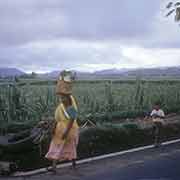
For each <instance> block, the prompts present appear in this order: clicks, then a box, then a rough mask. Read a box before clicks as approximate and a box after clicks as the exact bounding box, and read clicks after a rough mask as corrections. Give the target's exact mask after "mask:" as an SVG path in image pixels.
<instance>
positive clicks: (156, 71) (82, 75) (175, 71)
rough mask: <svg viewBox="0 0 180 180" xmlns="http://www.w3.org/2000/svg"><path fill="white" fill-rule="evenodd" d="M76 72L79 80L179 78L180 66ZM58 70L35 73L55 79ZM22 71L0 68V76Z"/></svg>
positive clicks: (18, 73) (15, 74)
mask: <svg viewBox="0 0 180 180" xmlns="http://www.w3.org/2000/svg"><path fill="white" fill-rule="evenodd" d="M74 72H76V76H77V79H79V80H96V79H120V78H121V77H122V78H128V77H131V78H132V77H133V78H134V77H137V76H141V77H143V78H159V77H176V78H180V66H177V67H164V68H141V69H106V70H102V71H95V72H94V73H89V72H80V71H74ZM59 73H60V71H52V72H49V73H44V74H37V77H39V78H43V79H44V78H47V79H56V78H57V77H58V75H59ZM22 75H25V73H24V72H22V71H20V70H18V69H16V68H0V77H7V76H22Z"/></svg>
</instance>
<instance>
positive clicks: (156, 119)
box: [151, 109, 165, 123]
mask: <svg viewBox="0 0 180 180" xmlns="http://www.w3.org/2000/svg"><path fill="white" fill-rule="evenodd" d="M153 115H157V116H160V117H158V118H153V122H161V123H164V120H163V119H162V118H161V117H165V114H164V111H163V110H162V109H159V110H156V109H154V110H153V111H152V112H151V116H153Z"/></svg>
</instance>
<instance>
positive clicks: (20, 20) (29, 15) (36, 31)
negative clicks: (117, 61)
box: [0, 0, 160, 45]
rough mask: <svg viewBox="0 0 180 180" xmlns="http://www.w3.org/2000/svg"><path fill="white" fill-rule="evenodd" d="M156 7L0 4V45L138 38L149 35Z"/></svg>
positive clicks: (84, 2)
mask: <svg viewBox="0 0 180 180" xmlns="http://www.w3.org/2000/svg"><path fill="white" fill-rule="evenodd" d="M159 5H160V0H151V1H144V0H138V3H137V2H132V1H130V0H129V1H127V0H121V1H120V0H111V1H104V0H98V1H97V0H76V1H74V0H61V1H59V0H51V1H50V0H46V1H44V0H38V1H35V0H31V1H30V0H29V1H24V0H13V1H10V0H8V1H1V2H0V27H1V28H0V43H1V45H16V44H23V43H27V42H31V41H38V40H48V39H57V38H63V37H66V38H67V37H68V38H72V39H83V40H87V39H89V40H97V39H98V40H104V39H118V40H121V39H129V38H132V39H136V38H141V37H144V36H146V35H147V34H148V33H150V29H151V22H152V21H153V18H154V16H155V14H156V13H157V11H158V9H159Z"/></svg>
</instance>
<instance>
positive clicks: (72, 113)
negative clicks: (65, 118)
mask: <svg viewBox="0 0 180 180" xmlns="http://www.w3.org/2000/svg"><path fill="white" fill-rule="evenodd" d="M67 113H68V115H69V118H70V119H69V122H68V125H67V128H66V131H65V132H64V134H63V137H62V139H63V140H64V139H66V137H67V136H68V133H69V131H70V130H71V128H72V126H73V123H74V120H75V119H76V118H77V111H76V110H75V108H74V107H72V106H71V107H69V108H67Z"/></svg>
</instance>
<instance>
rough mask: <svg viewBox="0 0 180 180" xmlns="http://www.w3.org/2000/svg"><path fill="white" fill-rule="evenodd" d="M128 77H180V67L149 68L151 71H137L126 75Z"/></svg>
mask: <svg viewBox="0 0 180 180" xmlns="http://www.w3.org/2000/svg"><path fill="white" fill-rule="evenodd" d="M126 75H127V76H142V77H160V76H161V77H162V76H168V77H180V67H167V68H149V69H147V68H146V69H136V70H131V71H128V72H127V73H126Z"/></svg>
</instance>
